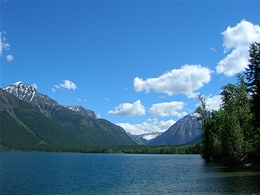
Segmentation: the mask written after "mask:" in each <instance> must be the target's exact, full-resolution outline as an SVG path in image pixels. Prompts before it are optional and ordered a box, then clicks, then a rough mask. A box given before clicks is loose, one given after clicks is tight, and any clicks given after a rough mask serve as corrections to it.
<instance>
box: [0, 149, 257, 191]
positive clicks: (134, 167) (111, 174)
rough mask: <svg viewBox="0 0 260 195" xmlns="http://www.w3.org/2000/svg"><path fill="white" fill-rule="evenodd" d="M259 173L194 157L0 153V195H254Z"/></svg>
mask: <svg viewBox="0 0 260 195" xmlns="http://www.w3.org/2000/svg"><path fill="white" fill-rule="evenodd" d="M257 193H260V173H259V172H254V171H249V170H245V169H229V168H226V167H222V166H217V165H208V164H205V163H204V162H203V160H202V159H201V157H200V156H199V155H125V154H79V153H38V152H0V194H19V195H20V194H134V195H136V194H160V195H161V194H257Z"/></svg>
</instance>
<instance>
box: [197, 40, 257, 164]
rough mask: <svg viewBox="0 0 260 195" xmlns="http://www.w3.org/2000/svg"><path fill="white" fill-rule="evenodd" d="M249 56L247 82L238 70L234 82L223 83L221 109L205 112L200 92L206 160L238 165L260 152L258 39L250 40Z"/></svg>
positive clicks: (253, 158) (203, 152)
mask: <svg viewBox="0 0 260 195" xmlns="http://www.w3.org/2000/svg"><path fill="white" fill-rule="evenodd" d="M249 56H250V60H249V62H250V64H249V66H248V68H247V69H246V73H245V75H246V79H247V80H248V83H245V81H244V77H243V76H242V75H241V74H238V75H237V83H236V84H227V85H226V86H223V87H222V91H221V93H220V95H221V97H222V105H221V109H220V110H218V111H212V112H211V114H208V110H207V108H206V101H205V98H204V97H203V96H199V101H200V106H199V107H198V108H197V112H198V113H199V114H200V117H199V118H198V120H199V121H201V123H202V150H201V151H202V157H203V158H204V159H205V160H206V161H209V162H210V161H213V162H223V163H225V164H228V165H239V164H241V163H245V162H249V161H252V160H256V159H257V158H259V156H260V107H259V106H260V43H253V44H251V46H250V49H249Z"/></svg>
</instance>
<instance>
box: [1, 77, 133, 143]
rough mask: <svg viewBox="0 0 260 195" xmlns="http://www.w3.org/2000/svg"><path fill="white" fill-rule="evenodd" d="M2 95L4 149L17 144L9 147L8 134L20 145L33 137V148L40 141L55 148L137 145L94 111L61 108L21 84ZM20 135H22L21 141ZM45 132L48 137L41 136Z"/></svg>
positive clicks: (33, 89)
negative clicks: (98, 116) (98, 117)
mask: <svg viewBox="0 0 260 195" xmlns="http://www.w3.org/2000/svg"><path fill="white" fill-rule="evenodd" d="M0 95H1V99H0V100H1V104H0V111H1V127H0V132H1V134H3V135H4V137H5V139H4V140H3V139H1V144H2V143H3V144H4V146H5V147H8V146H9V147H10V146H11V145H12V144H14V141H12V140H10V141H12V144H11V145H10V144H9V142H8V140H9V139H8V138H7V137H8V135H9V134H12V136H10V137H12V139H13V140H15V139H16V140H17V143H19V140H27V141H28V139H29V138H30V136H32V135H33V137H32V138H30V139H32V140H33V141H32V145H33V146H35V144H36V143H38V144H39V142H40V143H48V144H51V143H52V144H54V145H55V146H60V145H68V146H69V145H92V146H95V145H100V146H108V145H134V144H135V143H134V142H133V141H132V140H131V138H129V137H128V136H127V134H126V132H125V131H124V130H123V129H122V128H121V127H119V126H117V125H114V124H112V123H111V122H109V121H106V120H103V119H97V118H96V116H95V113H94V112H93V111H90V110H87V109H84V108H83V107H80V106H72V107H65V106H62V105H60V104H58V103H57V102H56V101H54V100H52V99H51V98H49V97H48V96H46V95H43V94H40V93H38V92H37V90H36V89H35V88H34V87H31V86H28V85H26V84H23V83H22V82H18V83H15V84H13V85H10V86H8V87H6V88H4V90H2V89H1V93H0ZM18 98H19V99H18ZM15 129H16V130H15ZM17 129H18V130H17ZM38 131H41V133H40V135H41V136H37V135H38V134H39V132H38ZM21 132H22V133H21ZM28 132H30V133H31V134H30V136H29V137H28V139H27V136H25V135H27V134H28ZM64 132H65V133H64ZM20 133H21V134H22V135H23V136H22V137H20V138H19V134H20ZM44 133H45V134H46V135H45V136H42V134H44ZM58 137H60V138H61V139H60V141H59V139H58V140H56V138H58ZM36 138H37V139H36ZM41 138H42V139H41ZM52 140H53V141H52ZM54 140H56V141H54ZM28 142H30V141H28ZM30 143H31V142H30ZM8 144H9V145H8Z"/></svg>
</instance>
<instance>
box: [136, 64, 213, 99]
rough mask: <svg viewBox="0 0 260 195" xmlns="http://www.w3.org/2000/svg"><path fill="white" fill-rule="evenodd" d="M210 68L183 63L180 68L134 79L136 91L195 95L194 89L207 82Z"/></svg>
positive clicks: (191, 96) (189, 96)
mask: <svg viewBox="0 0 260 195" xmlns="http://www.w3.org/2000/svg"><path fill="white" fill-rule="evenodd" d="M210 74H211V70H210V69H208V68H205V67H202V66H201V65H188V64H187V65H184V66H182V67H181V68H180V69H173V70H172V71H170V72H166V73H164V74H163V75H161V76H159V77H157V78H148V79H146V80H143V79H142V78H139V77H136V78H135V79H134V89H135V91H136V92H141V91H145V92H146V93H148V92H149V91H150V90H154V91H155V92H157V93H166V94H168V95H169V96H172V95H176V94H185V95H186V96H187V97H188V98H194V97H196V96H197V93H195V91H196V90H198V89H200V88H201V87H203V85H204V84H207V83H209V81H210V78H211V75H210Z"/></svg>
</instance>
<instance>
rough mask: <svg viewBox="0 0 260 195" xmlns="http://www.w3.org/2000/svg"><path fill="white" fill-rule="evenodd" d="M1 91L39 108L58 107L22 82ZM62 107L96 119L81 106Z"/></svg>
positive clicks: (92, 113) (56, 103) (89, 111)
mask: <svg viewBox="0 0 260 195" xmlns="http://www.w3.org/2000/svg"><path fill="white" fill-rule="evenodd" d="M3 90H5V91H7V92H8V93H10V94H13V95H15V96H16V97H18V98H19V99H20V100H23V101H26V102H28V103H31V104H33V105H36V106H38V107H39V108H40V107H42V106H43V105H44V104H47V105H51V106H57V105H59V104H58V102H56V101H54V100H53V99H51V98H50V97H49V96H47V95H43V94H41V93H39V92H38V91H37V89H36V88H35V87H33V86H30V85H28V84H24V83H23V82H22V81H19V82H16V83H13V84H11V85H9V86H7V87H5V88H3ZM60 106H61V105H60ZM64 107H66V108H68V109H70V110H72V111H75V112H79V113H81V114H83V115H85V116H88V117H91V118H93V119H97V118H96V114H95V112H94V111H92V110H88V109H85V108H83V107H82V106H64Z"/></svg>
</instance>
